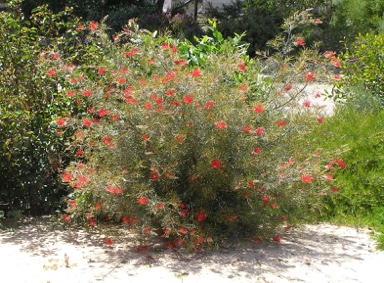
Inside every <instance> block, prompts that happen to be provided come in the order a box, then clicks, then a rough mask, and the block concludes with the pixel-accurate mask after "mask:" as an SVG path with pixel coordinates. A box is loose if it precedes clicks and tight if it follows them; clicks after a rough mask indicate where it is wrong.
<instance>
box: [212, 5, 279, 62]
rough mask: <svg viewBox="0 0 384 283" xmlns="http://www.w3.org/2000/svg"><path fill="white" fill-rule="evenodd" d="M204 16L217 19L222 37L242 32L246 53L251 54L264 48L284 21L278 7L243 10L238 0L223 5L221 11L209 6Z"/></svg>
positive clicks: (258, 7)
mask: <svg viewBox="0 0 384 283" xmlns="http://www.w3.org/2000/svg"><path fill="white" fill-rule="evenodd" d="M241 14H242V15H241ZM206 16H207V17H209V18H215V19H217V26H218V29H219V30H220V31H221V33H222V34H223V37H224V38H227V37H230V36H232V35H233V34H242V35H243V36H242V39H243V40H244V41H245V42H247V43H248V45H249V46H248V54H249V55H251V56H254V55H255V52H256V51H258V50H264V49H265V47H266V43H267V42H268V41H269V40H271V39H273V38H274V37H275V36H276V35H277V34H278V33H279V32H280V26H281V24H283V22H284V14H283V13H282V11H281V10H279V9H275V10H269V9H266V8H264V6H252V7H249V8H247V9H245V10H244V9H243V3H242V2H240V1H237V2H235V3H234V4H233V5H229V6H224V9H223V11H222V12H221V11H219V10H217V9H214V8H209V9H208V10H207V15H206Z"/></svg>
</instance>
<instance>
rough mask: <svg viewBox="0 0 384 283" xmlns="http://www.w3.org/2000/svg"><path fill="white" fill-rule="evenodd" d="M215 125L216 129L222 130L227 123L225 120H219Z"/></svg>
mask: <svg viewBox="0 0 384 283" xmlns="http://www.w3.org/2000/svg"><path fill="white" fill-rule="evenodd" d="M215 126H216V128H217V129H219V130H223V129H225V128H226V127H227V123H226V122H225V121H223V120H221V121H218V122H216V123H215Z"/></svg>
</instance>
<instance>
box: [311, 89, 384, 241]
mask: <svg viewBox="0 0 384 283" xmlns="http://www.w3.org/2000/svg"><path fill="white" fill-rule="evenodd" d="M349 91H350V92H355V94H354V95H353V96H352V98H351V100H350V101H349V102H348V104H345V105H339V106H338V107H337V111H336V113H335V115H333V116H332V117H329V118H328V119H327V122H326V123H324V124H323V125H322V126H321V127H319V128H317V130H315V131H314V132H313V133H312V135H311V138H313V139H314V140H315V141H316V144H317V145H318V146H319V147H320V146H321V147H322V148H323V150H333V149H335V148H340V151H341V152H340V156H341V157H342V158H343V160H344V161H345V162H346V164H348V165H347V166H346V168H345V169H344V170H343V172H342V173H341V174H338V177H337V180H335V185H336V186H338V187H340V188H342V189H341V190H340V193H339V194H335V195H333V196H332V197H326V198H325V199H324V201H323V202H322V205H323V207H322V209H321V210H320V212H321V217H320V219H322V220H327V221H329V220H333V221H335V220H336V221H340V222H342V223H348V224H350V223H356V222H361V223H364V224H368V225H374V226H375V227H376V228H377V229H379V230H381V232H383V231H384V226H383V223H384V222H383V220H384V218H383V208H384V177H383V176H384V151H383V150H384V133H383V127H382V125H383V122H384V112H383V110H382V109H380V104H379V103H378V99H375V97H372V95H371V94H369V93H367V91H366V90H364V89H363V88H360V89H356V88H353V89H349ZM381 245H382V247H383V240H382V244H381Z"/></svg>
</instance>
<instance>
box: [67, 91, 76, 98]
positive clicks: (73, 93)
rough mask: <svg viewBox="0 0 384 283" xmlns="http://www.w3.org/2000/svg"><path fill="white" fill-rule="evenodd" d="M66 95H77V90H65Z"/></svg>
mask: <svg viewBox="0 0 384 283" xmlns="http://www.w3.org/2000/svg"><path fill="white" fill-rule="evenodd" d="M65 95H66V96H68V97H72V96H74V95H75V91H73V90H68V91H66V92H65Z"/></svg>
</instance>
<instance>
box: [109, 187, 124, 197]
mask: <svg viewBox="0 0 384 283" xmlns="http://www.w3.org/2000/svg"><path fill="white" fill-rule="evenodd" d="M106 190H107V192H110V193H111V194H113V195H119V194H121V193H122V192H123V190H122V189H120V188H118V187H116V186H115V185H109V186H107V188H106Z"/></svg>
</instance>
